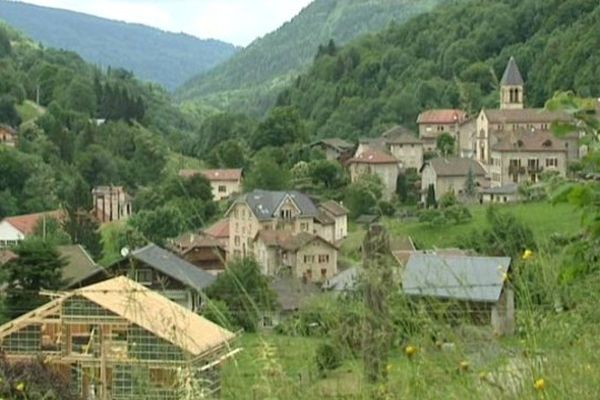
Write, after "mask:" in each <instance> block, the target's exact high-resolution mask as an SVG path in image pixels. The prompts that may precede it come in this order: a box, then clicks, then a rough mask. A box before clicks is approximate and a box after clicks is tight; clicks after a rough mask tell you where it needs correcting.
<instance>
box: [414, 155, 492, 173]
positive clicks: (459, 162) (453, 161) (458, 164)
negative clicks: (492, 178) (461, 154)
mask: <svg viewBox="0 0 600 400" xmlns="http://www.w3.org/2000/svg"><path fill="white" fill-rule="evenodd" d="M426 164H429V165H431V168H433V170H434V171H435V173H436V175H437V176H465V177H466V176H467V175H468V173H469V169H470V170H471V171H473V174H474V175H475V176H485V169H483V167H482V166H481V164H480V163H478V162H477V161H475V160H472V159H470V158H457V157H448V158H443V157H439V158H434V159H432V160H429V161H426V162H425V164H424V165H426Z"/></svg>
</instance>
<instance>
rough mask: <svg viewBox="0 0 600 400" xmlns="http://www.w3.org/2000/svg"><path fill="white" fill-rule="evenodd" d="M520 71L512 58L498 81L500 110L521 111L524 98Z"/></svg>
mask: <svg viewBox="0 0 600 400" xmlns="http://www.w3.org/2000/svg"><path fill="white" fill-rule="evenodd" d="M524 85H525V84H524V82H523V77H522V76H521V71H519V67H518V66H517V62H516V61H515V58H514V57H511V58H510V60H509V61H508V65H507V66H506V70H505V71H504V75H502V80H501V81H500V109H501V110H522V109H523V98H524V97H525V92H524Z"/></svg>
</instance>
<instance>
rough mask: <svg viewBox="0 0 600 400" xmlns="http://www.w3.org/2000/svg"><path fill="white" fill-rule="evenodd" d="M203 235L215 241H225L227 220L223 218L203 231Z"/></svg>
mask: <svg viewBox="0 0 600 400" xmlns="http://www.w3.org/2000/svg"><path fill="white" fill-rule="evenodd" d="M204 233H206V234H207V235H210V236H212V237H214V238H217V239H226V238H228V237H229V219H228V218H224V219H222V220H220V221H218V222H216V223H215V224H213V225H212V226H210V227H209V228H206V229H205V230H204Z"/></svg>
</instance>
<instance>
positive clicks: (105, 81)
mask: <svg viewBox="0 0 600 400" xmlns="http://www.w3.org/2000/svg"><path fill="white" fill-rule="evenodd" d="M37 99H39V105H38V104H36V103H35V101H36V100H37ZM24 110H29V111H27V112H25V111H24ZM0 124H4V125H9V126H12V127H15V128H18V131H19V134H18V145H17V147H16V148H14V149H13V148H10V147H6V146H1V147H0V218H3V217H5V216H9V215H18V214H25V213H34V212H41V211H48V210H55V209H58V208H59V207H60V208H62V209H63V210H64V211H65V212H66V214H67V220H66V221H63V222H65V223H64V224H63V226H60V227H57V232H55V233H56V236H57V240H58V241H59V242H63V241H64V239H65V237H66V238H67V241H69V238H70V239H71V240H73V241H74V242H76V243H79V242H80V241H81V242H84V243H83V244H85V245H86V247H87V248H88V250H90V251H92V253H94V255H96V256H99V255H100V251H101V250H100V249H99V245H98V241H99V238H98V232H97V223H96V222H94V221H91V220H90V219H89V218H85V217H83V215H84V214H85V212H86V211H88V210H90V209H91V208H92V202H91V189H92V187H95V186H99V185H111V184H112V185H122V186H124V187H125V188H126V190H127V191H128V192H129V193H130V194H132V195H136V194H137V193H138V192H140V191H141V190H142V189H145V190H147V191H148V192H149V193H151V194H155V193H157V192H158V193H159V194H160V195H153V196H151V197H149V196H140V197H141V198H142V200H143V201H141V202H139V204H136V206H137V210H138V211H140V213H138V215H137V216H136V218H135V219H132V221H131V225H132V227H134V228H135V229H137V231H136V232H135V233H136V235H137V236H135V237H136V238H140V237H143V238H148V235H149V234H150V233H152V234H154V235H156V232H155V230H156V223H155V222H153V221H156V220H158V226H159V228H160V229H164V230H165V232H164V236H160V237H161V238H162V237H167V236H169V237H170V236H172V235H174V234H175V235H176V234H178V233H180V232H181V231H183V230H185V229H191V228H196V227H198V226H200V225H202V224H204V223H206V221H207V219H208V218H210V217H211V216H212V215H213V214H214V213H215V212H216V207H215V206H214V203H213V202H212V199H211V189H210V186H209V185H208V182H207V181H206V180H204V179H203V178H198V179H195V180H192V181H188V182H182V181H180V180H178V178H176V177H175V176H174V175H173V172H172V171H169V170H168V168H167V163H168V161H169V156H170V154H171V152H172V151H173V150H172V149H177V148H178V147H179V146H180V143H181V140H182V138H184V137H189V136H190V133H191V132H192V131H193V130H194V124H193V123H192V122H190V121H189V120H188V119H187V118H186V117H185V116H184V115H183V114H182V113H181V112H180V111H179V110H178V109H177V108H175V107H174V106H173V105H172V104H171V102H170V99H169V97H168V96H167V94H166V93H165V92H164V91H163V90H162V89H159V88H158V87H157V86H155V85H150V84H143V83H141V82H140V81H138V80H137V79H136V78H135V77H134V76H133V75H132V74H131V73H129V72H127V71H124V70H122V69H109V70H108V71H102V70H100V69H98V68H96V67H93V66H91V65H89V64H87V63H86V62H84V61H83V60H82V59H81V58H80V57H79V56H78V55H76V54H75V53H70V52H66V51H59V50H53V49H43V48H40V47H38V46H37V45H36V44H34V43H33V42H31V41H29V40H27V39H25V38H23V37H22V36H21V35H20V34H18V33H16V32H15V31H13V30H12V29H10V28H8V27H3V26H0ZM191 198H193V199H194V200H193V204H188V203H185V200H184V199H191ZM190 202H192V200H190ZM142 211H145V213H144V212H142ZM190 213H193V217H192V216H190ZM165 216H168V217H170V220H169V221H170V222H171V226H167V225H169V224H166V223H164V222H163V221H162V219H163V217H165ZM153 223H154V225H153ZM190 224H193V225H190ZM61 230H66V232H62V233H67V234H68V236H65V235H64V234H62V233H61V232H58V231H61ZM154 237H155V236H154ZM154 237H152V238H154ZM93 249H94V250H95V251H94V250H93Z"/></svg>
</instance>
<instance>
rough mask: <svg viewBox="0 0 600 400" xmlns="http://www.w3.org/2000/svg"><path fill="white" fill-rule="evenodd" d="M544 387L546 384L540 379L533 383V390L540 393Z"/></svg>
mask: <svg viewBox="0 0 600 400" xmlns="http://www.w3.org/2000/svg"><path fill="white" fill-rule="evenodd" d="M545 387H546V383H545V382H544V379H543V378H540V379H538V380H536V381H535V382H534V383H533V388H534V389H535V390H538V391H542V390H544V388H545Z"/></svg>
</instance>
